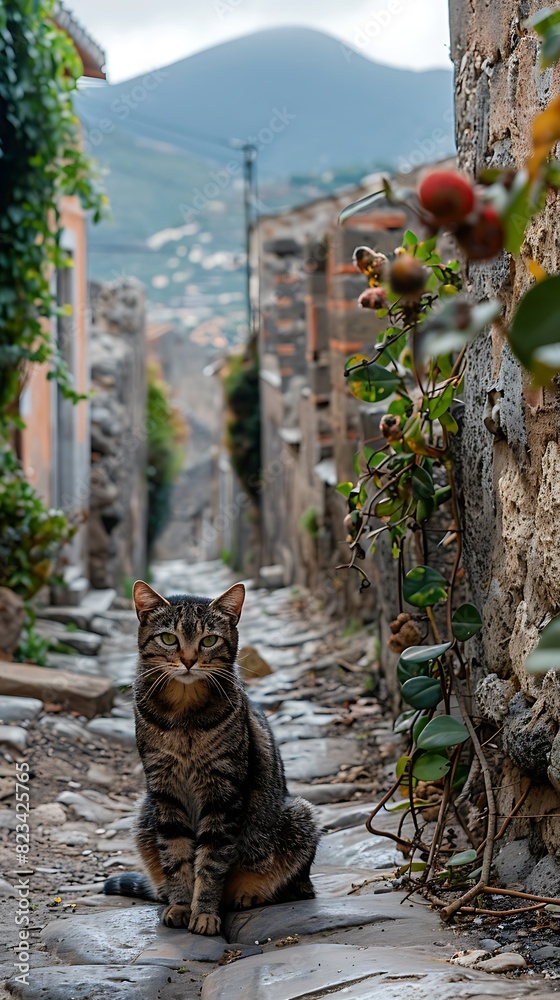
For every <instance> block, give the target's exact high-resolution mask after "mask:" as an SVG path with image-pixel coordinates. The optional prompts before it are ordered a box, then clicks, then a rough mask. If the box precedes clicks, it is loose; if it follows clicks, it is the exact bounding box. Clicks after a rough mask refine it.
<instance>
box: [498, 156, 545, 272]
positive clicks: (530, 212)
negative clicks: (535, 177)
mask: <svg viewBox="0 0 560 1000" xmlns="http://www.w3.org/2000/svg"><path fill="white" fill-rule="evenodd" d="M518 178H519V181H518ZM526 178H527V174H526V173H525V171H523V172H521V173H520V174H518V175H517V178H516V180H515V181H514V183H513V187H512V191H511V194H510V197H509V200H508V203H507V205H506V208H505V210H504V213H503V216H502V221H503V223H504V228H505V243H504V246H505V248H506V250H507V251H508V253H513V254H517V253H519V251H520V249H521V245H522V243H523V241H524V239H525V231H526V229H527V226H528V224H529V222H530V221H531V219H532V218H533V216H534V215H536V214H537V212H540V211H541V210H542V209H543V208H544V204H545V201H546V191H545V189H544V187H543V185H542V183H541V182H539V183H538V184H537V185H533V184H531V183H530V182H529V181H528V180H527V179H526ZM516 181H518V183H517V184H516ZM520 185H522V186H520Z"/></svg>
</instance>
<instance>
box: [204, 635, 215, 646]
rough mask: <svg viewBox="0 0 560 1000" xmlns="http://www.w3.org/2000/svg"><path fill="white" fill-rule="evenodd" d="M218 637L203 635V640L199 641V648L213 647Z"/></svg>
mask: <svg viewBox="0 0 560 1000" xmlns="http://www.w3.org/2000/svg"><path fill="white" fill-rule="evenodd" d="M218 639H219V636H217V635H205V636H204V639H202V640H201V643H200V645H201V646H215V645H216V643H217V641H218Z"/></svg>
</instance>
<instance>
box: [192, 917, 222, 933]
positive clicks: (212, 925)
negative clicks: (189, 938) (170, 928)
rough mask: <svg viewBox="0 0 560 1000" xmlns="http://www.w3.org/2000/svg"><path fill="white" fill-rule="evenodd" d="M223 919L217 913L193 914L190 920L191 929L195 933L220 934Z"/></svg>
mask: <svg viewBox="0 0 560 1000" xmlns="http://www.w3.org/2000/svg"><path fill="white" fill-rule="evenodd" d="M221 928H222V921H221V920H220V918H219V917H218V916H217V915H216V914H215V913H198V914H196V915H195V914H193V915H192V917H191V919H190V921H189V930H190V931H192V932H193V934H208V935H210V934H219V933H220V930H221Z"/></svg>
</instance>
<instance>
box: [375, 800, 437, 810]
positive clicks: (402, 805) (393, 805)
mask: <svg viewBox="0 0 560 1000" xmlns="http://www.w3.org/2000/svg"><path fill="white" fill-rule="evenodd" d="M428 805H430V806H431V805H433V803H432V802H428V801H427V800H426V799H414V808H415V809H423V808H425V806H428ZM383 809H384V810H385V812H388V813H398V812H404V811H405V810H406V809H410V799H402V800H401V802H388V803H387V805H385V806H383Z"/></svg>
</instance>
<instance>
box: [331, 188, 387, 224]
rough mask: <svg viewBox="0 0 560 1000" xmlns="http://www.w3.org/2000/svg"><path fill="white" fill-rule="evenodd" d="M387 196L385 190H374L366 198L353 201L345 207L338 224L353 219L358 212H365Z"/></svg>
mask: <svg viewBox="0 0 560 1000" xmlns="http://www.w3.org/2000/svg"><path fill="white" fill-rule="evenodd" d="M385 197H386V192H385V190H382V191H374V193H373V194H368V195H366V197H365V198H360V199H359V201H353V202H352V203H351V204H350V205H347V206H346V208H343V210H342V212H341V213H340V215H339V217H338V224H339V225H342V223H343V222H346V220H347V219H351V218H352V216H353V215H357V214H358V212H365V210H366V208H370V207H371V206H372V205H374V204H375V202H376V201H380V199H381V198H385Z"/></svg>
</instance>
